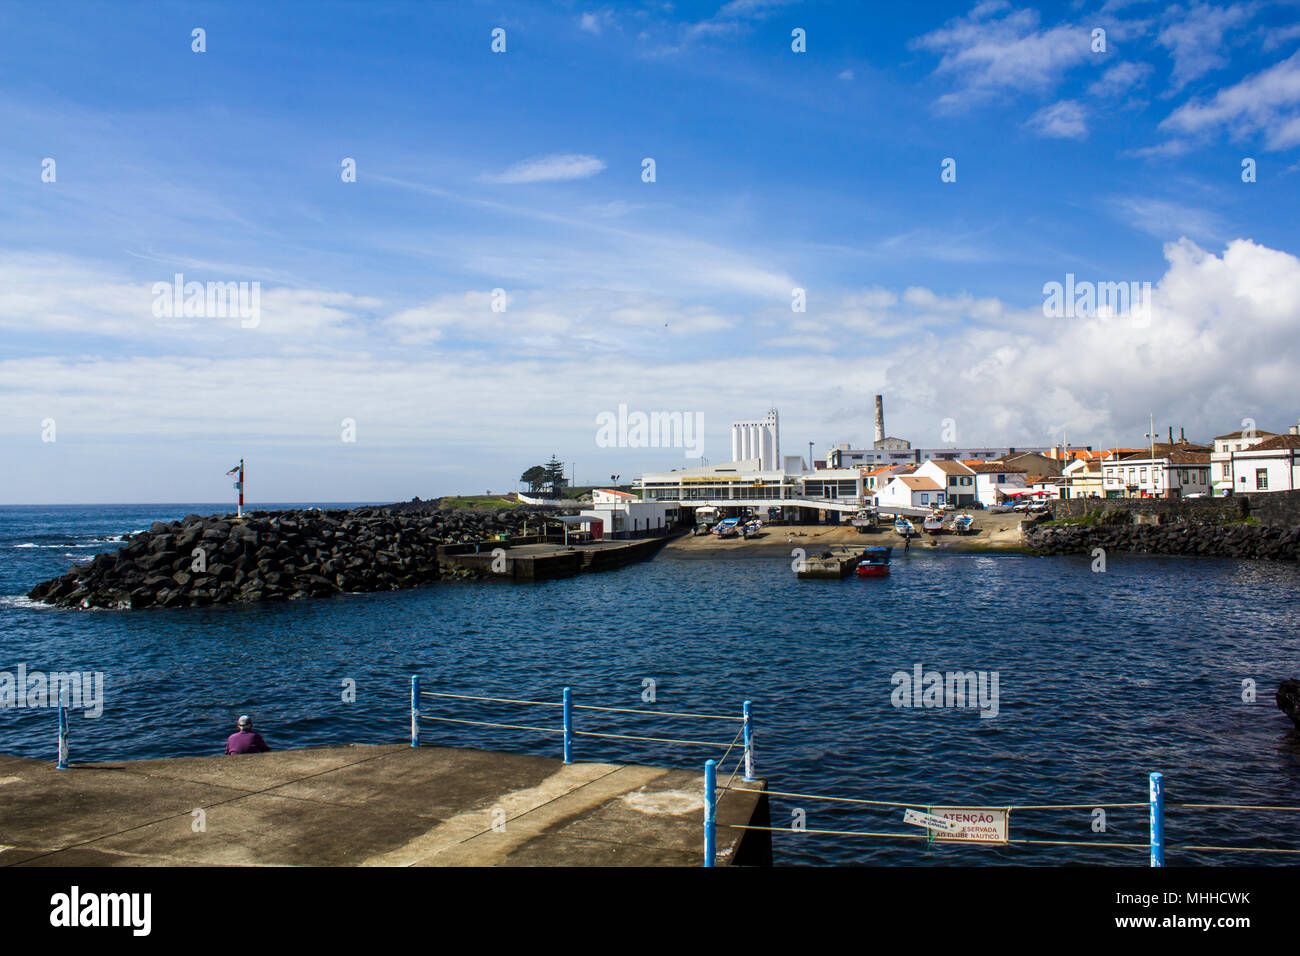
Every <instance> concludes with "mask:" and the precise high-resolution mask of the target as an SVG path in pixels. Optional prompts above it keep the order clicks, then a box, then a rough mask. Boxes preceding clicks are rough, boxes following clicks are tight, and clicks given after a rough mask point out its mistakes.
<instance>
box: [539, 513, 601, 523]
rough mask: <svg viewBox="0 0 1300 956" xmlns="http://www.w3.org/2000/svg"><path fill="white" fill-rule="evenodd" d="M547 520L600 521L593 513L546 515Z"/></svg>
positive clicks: (565, 521) (571, 521) (569, 521)
mask: <svg viewBox="0 0 1300 956" xmlns="http://www.w3.org/2000/svg"><path fill="white" fill-rule="evenodd" d="M546 520H547V521H563V522H564V523H565V524H590V523H591V522H593V521H600V520H601V519H600V518H597V517H596V516H595V515H547V516H546Z"/></svg>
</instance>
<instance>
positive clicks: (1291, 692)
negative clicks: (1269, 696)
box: [1277, 680, 1300, 730]
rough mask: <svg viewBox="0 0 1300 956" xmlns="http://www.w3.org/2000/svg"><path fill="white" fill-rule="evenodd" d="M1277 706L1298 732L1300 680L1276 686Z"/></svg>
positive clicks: (1299, 722) (1288, 681)
mask: <svg viewBox="0 0 1300 956" xmlns="http://www.w3.org/2000/svg"><path fill="white" fill-rule="evenodd" d="M1277 706H1278V710H1280V711H1282V713H1284V714H1286V715H1287V716H1288V717H1290V718H1291V723H1293V724H1295V725H1296V729H1298V730H1300V680H1284V681H1282V683H1281V684H1279V685H1278V688H1277Z"/></svg>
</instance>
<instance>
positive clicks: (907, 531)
mask: <svg viewBox="0 0 1300 956" xmlns="http://www.w3.org/2000/svg"><path fill="white" fill-rule="evenodd" d="M894 530H895V531H897V532H898V533H899V534H901V535H902V536H903V537H904V538H910V537H911V536H912V535H914V534H916V526H915V525H913V524H912V522H910V521H908V520H907V519H906V518H904V517H903V516H902V515H895V516H894Z"/></svg>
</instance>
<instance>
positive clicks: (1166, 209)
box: [1109, 196, 1225, 242]
mask: <svg viewBox="0 0 1300 956" xmlns="http://www.w3.org/2000/svg"><path fill="white" fill-rule="evenodd" d="M1109 208H1110V211H1111V213H1112V214H1113V215H1114V216H1115V218H1116V219H1118V220H1120V221H1121V222H1125V223H1128V224H1129V225H1130V226H1132V227H1133V228H1134V229H1138V230H1140V231H1142V232H1145V233H1147V234H1148V235H1151V236H1155V237H1156V238H1157V239H1159V240H1161V241H1162V242H1169V241H1173V240H1175V239H1182V238H1184V237H1190V238H1192V239H1202V240H1205V239H1214V238H1215V237H1216V236H1219V235H1221V234H1222V233H1223V232H1224V230H1225V226H1224V224H1223V222H1222V220H1221V219H1220V218H1219V216H1218V215H1216V214H1215V213H1213V212H1209V211H1207V210H1204V209H1197V208H1195V207H1193V206H1188V205H1185V204H1183V203H1177V202H1171V201H1170V200H1167V199H1152V198H1149V197H1143V196H1125V197H1119V198H1115V199H1112V200H1111V201H1110V202H1109Z"/></svg>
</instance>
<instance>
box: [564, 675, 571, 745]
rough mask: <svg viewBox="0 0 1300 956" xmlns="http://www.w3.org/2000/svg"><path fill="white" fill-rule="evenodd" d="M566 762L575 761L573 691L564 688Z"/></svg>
mask: <svg viewBox="0 0 1300 956" xmlns="http://www.w3.org/2000/svg"><path fill="white" fill-rule="evenodd" d="M564 762H565V763H573V692H572V691H570V690H569V688H567V687H566V688H564Z"/></svg>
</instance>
